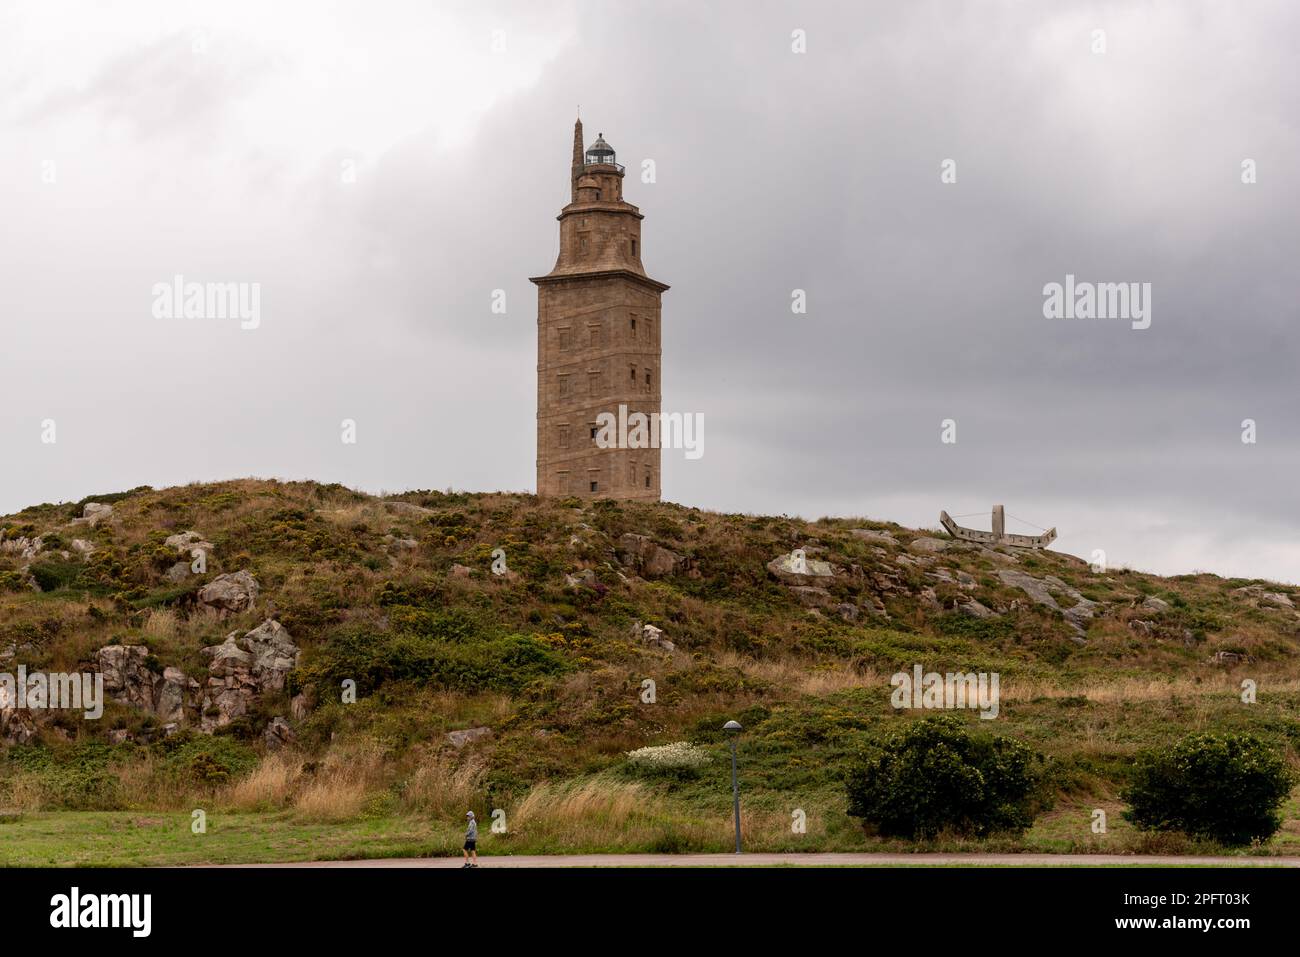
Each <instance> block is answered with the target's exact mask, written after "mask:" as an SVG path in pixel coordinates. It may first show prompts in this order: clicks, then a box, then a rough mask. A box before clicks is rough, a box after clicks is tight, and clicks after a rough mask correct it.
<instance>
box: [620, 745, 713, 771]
mask: <svg viewBox="0 0 1300 957" xmlns="http://www.w3.org/2000/svg"><path fill="white" fill-rule="evenodd" d="M627 760H628V763H629V764H631V765H632V766H633V767H635V768H639V769H641V770H645V771H694V770H696V769H698V768H702V767H704V765H706V764H708V763H709V762H710V761H711V760H712V758H710V757H709V752H708V751H706V750H705V749H704V748H701V747H699V746H698V745H694V744H691V743H690V742H689V741H674V742H673V743H672V744H661V745H656V746H654V747H649V748H637V749H636V750H635V751H629V752H628V753H627Z"/></svg>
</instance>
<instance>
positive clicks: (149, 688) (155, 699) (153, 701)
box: [95, 645, 199, 723]
mask: <svg viewBox="0 0 1300 957" xmlns="http://www.w3.org/2000/svg"><path fill="white" fill-rule="evenodd" d="M148 658H149V649H148V648H146V647H145V646H144V645H106V646H105V647H103V648H100V649H99V650H98V651H97V652H95V663H96V666H97V668H98V670H99V672H100V673H101V674H103V676H104V694H105V695H107V696H108V697H110V698H112V699H113V700H114V701H117V702H119V703H121V704H127V705H131V706H132V707H135V708H139V709H140V710H142V711H148V712H150V713H151V714H156V715H157V716H158V717H159V718H160V719H161V720H162V721H164V722H171V721H175V722H178V723H179V722H182V721H184V719H185V708H186V705H187V704H190V703H192V702H193V700H194V692H196V691H197V690H198V688H199V683H198V682H197V681H195V680H194V679H193V678H190V677H189V676H187V675H186V674H185V672H183V671H181V669H179V668H174V667H167V668H164V669H163V673H162V674H161V675H160V674H158V673H157V672H154V671H151V670H150V669H149V665H148Z"/></svg>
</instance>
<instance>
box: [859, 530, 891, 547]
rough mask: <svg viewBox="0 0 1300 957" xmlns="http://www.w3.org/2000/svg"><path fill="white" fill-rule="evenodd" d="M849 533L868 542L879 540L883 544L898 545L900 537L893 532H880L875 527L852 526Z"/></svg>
mask: <svg viewBox="0 0 1300 957" xmlns="http://www.w3.org/2000/svg"><path fill="white" fill-rule="evenodd" d="M849 534H850V535H853V536H856V537H857V538H861V539H863V540H864V541H868V542H879V543H880V544H882V545H897V544H898V539H896V538H895V537H894V534H893V533H892V532H878V531H876V530H875V529H874V528H850V529H849Z"/></svg>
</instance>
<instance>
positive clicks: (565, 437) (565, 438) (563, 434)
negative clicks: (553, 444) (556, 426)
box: [560, 425, 569, 449]
mask: <svg viewBox="0 0 1300 957" xmlns="http://www.w3.org/2000/svg"><path fill="white" fill-rule="evenodd" d="M568 447H569V427H568V426H567V425H562V426H560V448H562V449H567V448H568Z"/></svg>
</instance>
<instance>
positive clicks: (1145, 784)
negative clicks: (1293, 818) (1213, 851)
mask: <svg viewBox="0 0 1300 957" xmlns="http://www.w3.org/2000/svg"><path fill="white" fill-rule="evenodd" d="M1294 783H1295V782H1294V778H1293V775H1292V774H1291V772H1290V770H1289V769H1288V768H1287V766H1286V764H1285V763H1284V762H1283V760H1282V758H1281V757H1280V756H1279V755H1277V754H1275V753H1274V752H1273V751H1271V750H1270V749H1269V748H1268V747H1267V746H1265V745H1264V743H1263V742H1262V741H1260V740H1259V739H1258V738H1256V737H1254V736H1253V735H1248V734H1215V733H1212V732H1202V733H1199V734H1192V735H1188V736H1187V737H1185V738H1183V739H1182V740H1181V741H1179V742H1178V743H1177V744H1176V745H1174V746H1173V747H1172V748H1161V749H1158V750H1152V751H1147V752H1144V753H1143V754H1141V755H1140V756H1139V758H1138V762H1137V766H1136V769H1135V772H1134V775H1133V783H1132V784H1131V785H1130V787H1129V788H1128V790H1127V791H1125V792H1124V795H1123V797H1124V800H1125V801H1127V802H1128V804H1129V810H1127V811H1125V812H1124V816H1125V817H1126V818H1128V820H1130V821H1132V822H1133V823H1134V824H1136V825H1137V826H1138V827H1139V828H1142V829H1143V830H1149V831H1182V832H1183V833H1185V834H1188V835H1191V836H1193V837H1208V838H1213V839H1214V840H1217V841H1220V842H1222V843H1224V844H1249V843H1251V842H1252V841H1265V840H1267V839H1268V838H1270V837H1271V836H1272V835H1273V834H1274V833H1275V832H1276V831H1277V829H1278V828H1279V827H1281V826H1282V818H1281V815H1280V814H1279V813H1278V809H1279V808H1280V807H1281V804H1282V802H1283V801H1284V800H1285V799H1286V797H1287V795H1288V794H1290V792H1291V788H1292V787H1293V785H1294Z"/></svg>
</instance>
